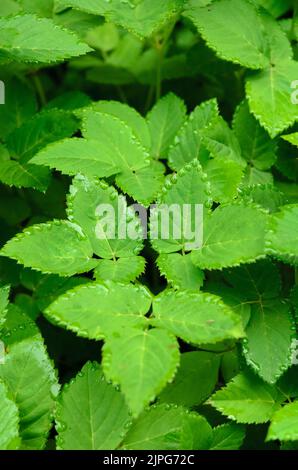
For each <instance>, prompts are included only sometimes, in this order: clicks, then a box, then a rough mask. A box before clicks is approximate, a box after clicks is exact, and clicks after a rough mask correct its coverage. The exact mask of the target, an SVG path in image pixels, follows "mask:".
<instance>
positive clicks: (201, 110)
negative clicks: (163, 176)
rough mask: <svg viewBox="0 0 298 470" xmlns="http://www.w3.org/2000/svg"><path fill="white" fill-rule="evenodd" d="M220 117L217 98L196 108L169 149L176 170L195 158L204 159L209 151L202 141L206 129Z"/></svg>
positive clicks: (170, 158) (171, 164) (170, 163)
mask: <svg viewBox="0 0 298 470" xmlns="http://www.w3.org/2000/svg"><path fill="white" fill-rule="evenodd" d="M217 117H218V106H217V101H216V100H215V99H212V100H209V101H205V102H204V103H202V104H200V105H199V106H197V107H196V108H195V110H194V111H193V112H192V113H191V114H190V115H189V118H188V120H187V121H186V122H185V124H184V125H183V126H182V127H181V128H180V130H179V132H178V133H177V135H176V137H175V140H174V144H172V145H171V147H170V149H169V156H168V160H169V165H170V167H171V168H173V169H174V170H180V169H181V168H182V167H183V166H184V165H185V164H186V163H188V162H190V161H191V160H193V159H194V158H197V159H199V160H200V161H204V159H206V157H207V158H208V153H209V152H208V151H207V150H206V148H205V147H204V145H203V143H202V135H204V131H205V130H206V129H207V128H208V127H209V126H211V125H212V124H213V123H214V121H215V120H216V118H217Z"/></svg>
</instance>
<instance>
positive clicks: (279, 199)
mask: <svg viewBox="0 0 298 470" xmlns="http://www.w3.org/2000/svg"><path fill="white" fill-rule="evenodd" d="M239 195H240V196H241V199H242V200H243V201H245V202H246V203H255V204H258V205H259V206H261V207H263V208H264V209H266V210H267V211H269V212H276V211H277V210H278V209H279V207H280V206H283V205H284V202H285V199H286V198H285V196H284V194H283V193H282V191H280V190H279V189H278V187H276V186H273V185H272V184H255V185H252V186H246V187H241V188H240V190H239Z"/></svg>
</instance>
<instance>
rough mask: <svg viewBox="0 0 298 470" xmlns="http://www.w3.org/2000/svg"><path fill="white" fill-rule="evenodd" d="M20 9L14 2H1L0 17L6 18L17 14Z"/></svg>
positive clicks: (5, 0) (8, 0)
mask: <svg viewBox="0 0 298 470" xmlns="http://www.w3.org/2000/svg"><path fill="white" fill-rule="evenodd" d="M20 9H21V7H20V5H19V4H18V3H17V2H16V1H15V0H2V2H1V6H0V16H8V15H13V14H16V13H19V11H20Z"/></svg>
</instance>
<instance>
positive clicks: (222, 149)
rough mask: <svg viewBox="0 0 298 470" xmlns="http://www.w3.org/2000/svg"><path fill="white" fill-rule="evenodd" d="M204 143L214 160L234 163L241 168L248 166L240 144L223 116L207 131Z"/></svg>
mask: <svg viewBox="0 0 298 470" xmlns="http://www.w3.org/2000/svg"><path fill="white" fill-rule="evenodd" d="M203 143H204V145H205V146H206V148H207V150H209V152H210V154H211V156H212V157H213V158H215V159H218V160H224V161H232V162H235V163H238V165H240V166H241V167H245V166H246V162H245V160H244V159H243V157H242V155H241V149H240V145H239V142H238V140H237V138H236V136H235V134H234V133H233V131H232V130H231V129H230V128H229V126H228V124H227V123H226V122H225V121H224V119H223V118H222V117H221V116H218V117H217V118H216V120H215V121H214V122H213V123H212V125H211V126H209V127H208V128H207V129H205V132H204V134H203Z"/></svg>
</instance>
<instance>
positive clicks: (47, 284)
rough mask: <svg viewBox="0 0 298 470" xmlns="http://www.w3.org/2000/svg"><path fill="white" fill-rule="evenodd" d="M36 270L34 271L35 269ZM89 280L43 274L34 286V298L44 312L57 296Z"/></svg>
mask: <svg viewBox="0 0 298 470" xmlns="http://www.w3.org/2000/svg"><path fill="white" fill-rule="evenodd" d="M33 272H34V271H33ZM87 282H89V280H88V279H87V278H85V277H79V276H77V277H59V276H55V275H54V274H50V275H47V276H44V275H43V276H42V277H41V279H39V280H38V282H37V285H36V286H34V289H33V291H34V300H35V301H36V304H37V306H38V308H39V310H40V311H41V312H42V311H43V310H45V309H46V308H47V307H48V306H49V305H50V304H51V303H53V302H54V300H55V299H57V297H59V296H60V295H62V294H64V293H65V292H67V291H68V290H70V289H73V288H74V287H76V286H80V285H81V284H86V283H87Z"/></svg>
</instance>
